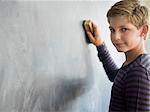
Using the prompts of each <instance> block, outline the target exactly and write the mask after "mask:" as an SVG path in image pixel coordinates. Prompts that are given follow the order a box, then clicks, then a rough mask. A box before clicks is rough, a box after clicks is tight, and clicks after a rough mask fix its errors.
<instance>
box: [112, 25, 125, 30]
mask: <svg viewBox="0 0 150 112" xmlns="http://www.w3.org/2000/svg"><path fill="white" fill-rule="evenodd" d="M124 27H127V26H126V25H121V26H119V28H124ZM110 28H111V29H114V28H113V27H112V26H109V29H110Z"/></svg>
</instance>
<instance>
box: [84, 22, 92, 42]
mask: <svg viewBox="0 0 150 112" xmlns="http://www.w3.org/2000/svg"><path fill="white" fill-rule="evenodd" d="M83 28H84V31H85V36H86V42H87V43H91V41H90V39H89V37H88V35H87V33H86V31H89V32H91V33H93V27H92V22H91V20H84V21H83Z"/></svg>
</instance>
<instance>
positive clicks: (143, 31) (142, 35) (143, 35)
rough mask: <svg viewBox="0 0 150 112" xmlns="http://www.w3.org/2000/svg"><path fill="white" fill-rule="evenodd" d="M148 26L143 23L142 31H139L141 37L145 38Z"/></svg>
mask: <svg viewBox="0 0 150 112" xmlns="http://www.w3.org/2000/svg"><path fill="white" fill-rule="evenodd" d="M148 30H149V27H148V25H147V24H145V25H143V28H142V31H141V35H140V36H141V37H143V38H144V40H146V37H147V33H148Z"/></svg>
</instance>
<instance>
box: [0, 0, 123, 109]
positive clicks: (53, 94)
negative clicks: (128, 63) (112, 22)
mask: <svg viewBox="0 0 150 112" xmlns="http://www.w3.org/2000/svg"><path fill="white" fill-rule="evenodd" d="M113 3H114V1H86V2H85V1H70V2H69V1H63V2H61V1H57V2H56V1H43V2H42V1H19V0H18V1H13V2H10V1H7V2H6V1H5V2H4V1H1V2H0V112H107V111H108V105H109V99H110V91H111V83H110V82H109V81H108V79H107V76H106V74H105V72H104V70H103V67H102V64H101V63H100V62H99V60H98V58H97V51H96V49H95V47H94V46H93V45H89V44H87V43H86V41H85V36H84V32H83V28H82V21H83V20H84V19H92V20H94V21H96V22H97V24H98V25H99V26H100V28H101V33H102V38H103V39H104V40H105V42H106V44H107V46H108V48H109V49H110V52H111V54H112V56H113V57H116V56H117V59H116V58H115V61H116V62H117V64H118V65H119V66H120V65H121V62H122V59H123V56H122V55H120V54H117V52H116V50H115V49H114V47H113V46H112V44H111V42H110V39H109V30H108V23H107V20H106V12H107V10H108V9H109V7H110V6H111V5H112V4H113Z"/></svg>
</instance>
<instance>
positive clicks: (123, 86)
mask: <svg viewBox="0 0 150 112" xmlns="http://www.w3.org/2000/svg"><path fill="white" fill-rule="evenodd" d="M97 51H98V57H99V59H100V61H101V62H102V63H103V67H104V69H105V72H106V74H107V76H108V78H109V80H110V81H111V82H113V86H112V90H111V99H110V105H109V112H150V55H148V54H141V55H139V56H138V57H137V58H136V59H135V60H134V61H132V62H131V63H130V64H128V65H126V66H122V67H121V68H118V67H117V65H116V64H115V63H114V61H113V59H112V58H111V56H110V54H109V52H108V50H107V48H106V45H105V44H102V45H101V46H98V47H97Z"/></svg>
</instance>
